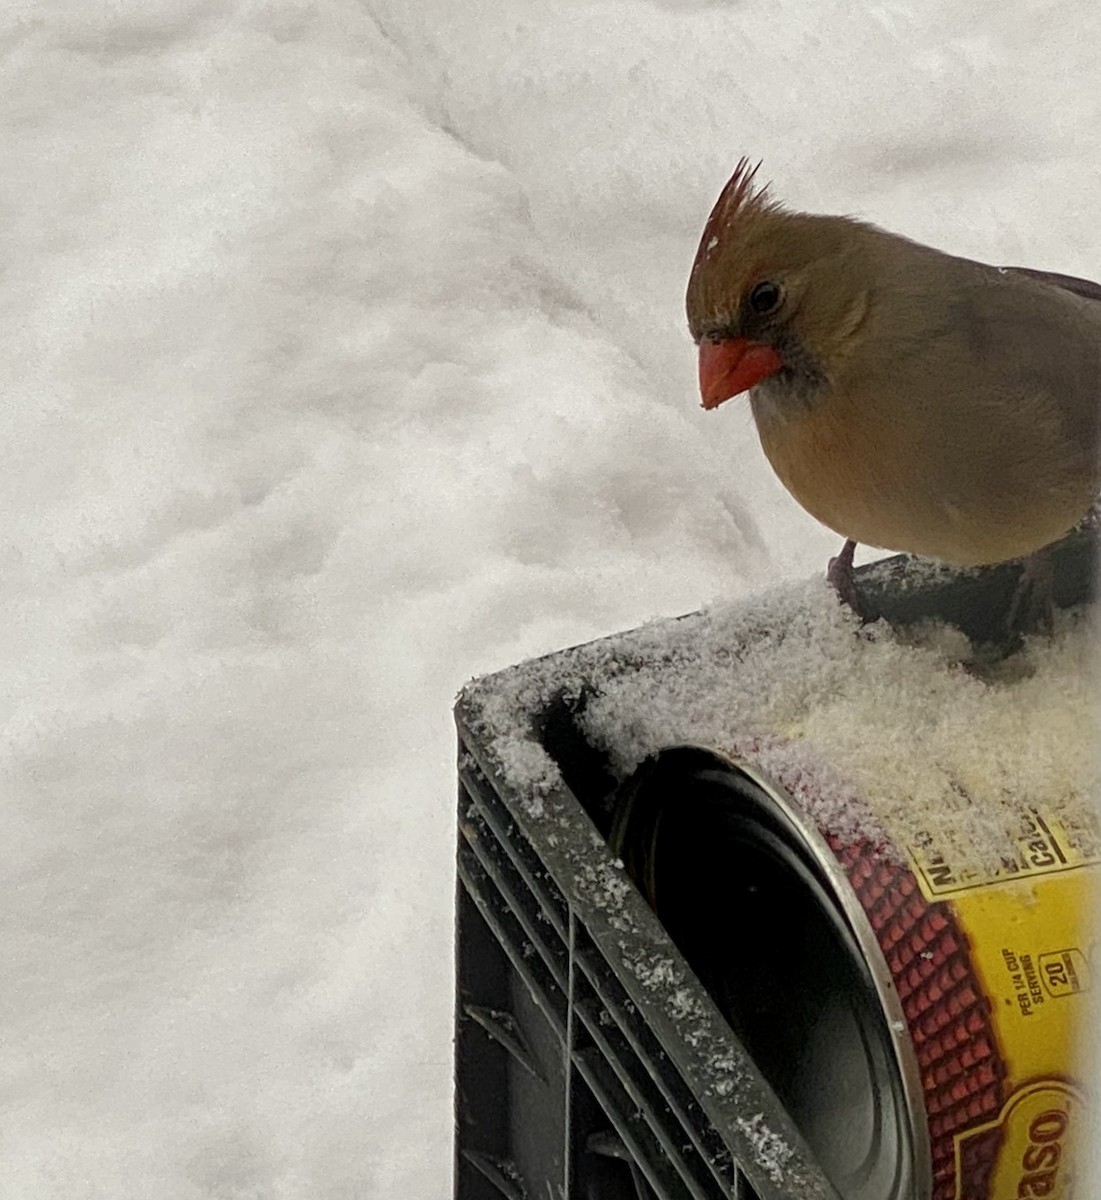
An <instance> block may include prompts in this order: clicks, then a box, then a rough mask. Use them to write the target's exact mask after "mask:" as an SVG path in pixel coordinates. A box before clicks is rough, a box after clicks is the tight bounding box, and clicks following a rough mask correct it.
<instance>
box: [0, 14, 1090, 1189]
mask: <svg viewBox="0 0 1101 1200" xmlns="http://www.w3.org/2000/svg"><path fill="white" fill-rule="evenodd" d="M1099 41H1101V8H1098V6H1096V5H1095V4H1092V3H1087V2H1086V0H1065V2H1058V3H1038V2H1034V3H1029V4H1025V5H1018V6H1015V7H1014V9H1013V10H1012V11H1002V10H1000V9H999V10H997V11H995V10H994V9H993V8H991V7H990V6H989V5H987V4H983V3H979V2H978V0H973V2H972V3H964V4H960V3H959V2H958V0H952V2H951V3H950V2H949V0H925V2H923V3H920V4H919V3H917V2H916V0H914V2H912V3H907V2H903V0H897V2H892V0H887V2H881V3H872V4H861V3H856V2H855V0H846V2H842V0H832V2H831V0H824V2H822V3H819V4H816V5H808V4H806V3H805V2H800V3H797V2H796V0H769V2H768V3H764V0H746V2H744V3H742V4H737V5H735V4H733V3H722V2H719V0H716V2H711V3H709V2H707V0H605V2H603V3H599V2H595V0H565V2H563V3H561V4H558V5H547V4H545V3H542V2H537V0H479V2H478V3H476V4H463V5H459V4H448V3H446V2H445V0H423V2H422V3H420V4H410V3H409V0H360V2H358V3H357V2H355V0H263V2H260V0H233V2H231V0H113V2H112V3H110V4H104V3H96V2H94V0H46V2H45V3H43V2H42V0H8V2H7V3H6V4H5V5H4V6H3V8H2V11H0V53H2V55H3V70H2V71H0V89H2V91H3V103H2V104H0V131H2V132H0V136H2V144H3V150H4V156H3V161H4V171H3V173H2V174H0V214H2V220H0V239H2V244H3V252H2V260H0V261H2V265H3V274H2V276H0V306H2V320H0V331H2V332H0V337H2V339H3V361H4V363H5V372H4V381H5V393H6V394H5V397H4V403H3V405H2V407H0V422H2V437H3V445H4V448H5V456H4V457H5V463H4V470H3V472H2V473H0V491H2V496H3V504H4V509H5V512H6V513H7V521H6V524H5V529H4V534H3V537H2V538H0V564H2V567H3V570H2V572H0V589H2V590H3V610H2V611H3V614H4V617H5V620H6V623H7V630H6V636H5V637H4V639H3V643H2V645H3V650H2V653H3V666H4V673H3V678H4V682H5V687H4V708H5V713H4V718H5V720H4V728H5V738H4V744H3V750H4V780H3V804H2V806H0V813H2V817H0V820H2V829H0V853H2V854H3V856H4V859H3V874H4V879H5V880H6V888H5V897H4V904H3V906H2V908H0V954H2V959H3V962H4V973H3V979H4V985H3V987H2V988H0V1004H2V1020H3V1027H2V1033H0V1072H2V1074H0V1078H2V1079H3V1097H4V1098H3V1106H4V1107H3V1113H2V1119H0V1164H2V1166H0V1182H2V1191H3V1195H4V1196H5V1198H8V1197H11V1198H13V1200H23V1198H33V1200H39V1198H43V1200H53V1198H55V1197H56V1198H58V1200H60V1198H62V1197H64V1198H65V1200H85V1198H88V1200H90V1198H93V1197H95V1198H99V1197H104V1198H109V1200H115V1198H129V1197H135V1198H137V1197H142V1198H144V1197H149V1196H157V1197H164V1198H166V1200H177V1198H178V1200H199V1198H210V1200H266V1198H268V1197H272V1198H278V1200H314V1198H324V1200H330V1198H332V1200H352V1198H356V1200H359V1198H374V1197H379V1198H382V1197H390V1196H401V1197H405V1198H408V1200H436V1198H439V1197H446V1196H448V1195H449V1193H450V1178H451V1167H450V1155H451V1146H450V1124H451V1112H450V1105H451V1098H450V1050H451V1047H450V1010H451V987H452V978H451V969H452V968H451V919H452V913H451V908H452V898H453V896H452V889H453V885H452V866H451V859H452V853H453V832H452V826H453V807H454V780H453V774H454V766H453V734H452V729H451V724H450V706H451V703H452V700H453V697H454V693H455V692H456V690H457V689H458V687H459V686H460V685H461V684H462V683H463V682H464V681H465V680H466V679H467V678H468V677H470V676H471V675H474V674H477V673H481V672H484V671H488V670H492V669H495V668H497V667H500V666H504V665H506V664H508V663H511V662H514V661H516V660H518V659H520V658H523V657H525V656H528V655H532V654H536V653H541V652H545V651H548V650H551V649H555V648H557V647H560V646H563V645H567V644H571V643H575V642H578V641H581V640H583V639H587V638H591V637H596V636H599V635H601V634H605V633H609V632H611V631H614V630H617V629H620V628H624V627H627V626H630V625H634V624H637V623H638V622H640V621H642V620H644V619H646V618H648V617H651V616H656V615H662V614H669V613H674V612H680V611H684V610H687V609H692V608H696V607H698V606H699V605H700V604H702V603H705V602H707V601H709V600H712V599H715V598H719V597H722V598H731V597H735V596H738V595H742V594H746V593H748V592H751V591H755V590H757V589H758V588H760V587H762V586H763V585H765V584H767V583H772V582H775V581H777V580H781V579H785V578H792V577H802V576H806V575H807V574H810V573H815V572H818V571H819V570H821V569H822V567H823V566H824V563H825V559H826V557H828V555H829V554H830V553H832V552H833V551H834V550H835V549H836V543H837V539H835V538H834V537H833V535H832V534H830V533H828V532H827V531H824V530H822V529H820V528H819V527H818V526H816V525H815V524H814V523H813V522H812V521H811V520H810V519H809V518H808V517H806V516H804V515H803V514H802V513H801V512H800V511H799V510H798V509H797V507H796V506H795V504H794V502H793V501H791V500H790V499H789V498H788V497H787V496H786V494H785V493H784V492H783V491H782V489H781V488H780V486H779V484H778V483H776V481H775V480H774V479H773V478H772V476H771V473H770V471H769V469H768V467H767V464H765V463H764V461H763V458H762V456H761V454H760V451H759V449H758V447H757V445H756V439H755V436H754V434H753V431H752V428H751V424H750V421H749V417H748V412H747V410H746V409H745V408H744V407H743V408H741V409H740V410H739V409H737V408H735V407H731V408H729V409H727V408H725V407H724V408H723V409H722V410H721V412H720V413H719V414H707V415H705V414H703V413H702V412H701V411H700V410H699V408H698V403H697V398H696V394H695V380H694V373H695V366H694V354H693V351H692V347H691V344H690V342H689V340H688V337H687V333H686V332H685V328H684V318H683V313H682V297H683V290H684V284H685V281H686V278H687V271H688V267H689V265H690V262H691V259H692V255H693V253H694V251H695V246H696V242H697V239H698V236H699V231H700V229H701V227H702V223H703V220H704V218H705V216H706V214H707V211H708V209H709V208H710V205H711V203H712V202H713V200H714V197H715V195H716V194H717V192H718V190H719V188H720V187H721V185H722V183H723V182H724V181H725V179H726V177H727V176H728V174H729V172H730V170H731V169H732V167H733V164H734V162H735V161H736V160H737V158H738V157H739V156H740V155H742V154H749V155H751V156H760V157H763V158H764V159H765V166H764V168H763V169H762V175H763V176H764V177H766V178H772V179H773V180H774V186H775V190H776V194H777V195H778V196H779V197H781V198H783V199H784V200H786V201H787V202H789V203H790V204H791V205H793V206H795V207H802V208H807V209H819V210H823V211H842V212H851V213H854V214H859V215H862V216H865V217H867V218H869V219H872V220H875V221H877V222H879V223H881V224H884V225H886V226H887V227H890V228H895V229H897V230H899V231H901V232H905V233H907V234H909V235H910V236H913V237H915V238H917V239H919V240H928V241H932V242H935V243H936V244H938V245H941V246H942V247H944V248H945V249H949V250H952V251H957V252H960V253H965V254H969V255H973V256H975V257H979V258H986V259H989V260H991V261H996V262H1000V263H1020V264H1027V265H1033V266H1040V267H1047V268H1050V269H1053V270H1063V271H1068V272H1070V273H1073V274H1083V275H1092V276H1094V277H1097V276H1098V275H1099V274H1101V232H1099V231H1098V227H1097V224H1096V221H1095V220H1094V217H1095V214H1096V203H1097V195H1098V188H1099V168H1101V145H1099V143H1098V140H1097V136H1096V131H1097V129H1098V128H1099V127H1101V90H1099V89H1098V87H1097V84H1096V47H1097V45H1098V44H1099Z"/></svg>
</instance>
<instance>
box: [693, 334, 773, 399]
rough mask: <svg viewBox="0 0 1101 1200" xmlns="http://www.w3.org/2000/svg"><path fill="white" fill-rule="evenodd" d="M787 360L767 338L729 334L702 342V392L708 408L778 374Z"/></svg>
mask: <svg viewBox="0 0 1101 1200" xmlns="http://www.w3.org/2000/svg"><path fill="white" fill-rule="evenodd" d="M783 365H784V360H783V359H782V358H781V357H780V356H779V354H777V353H776V351H775V350H773V348H772V347H771V346H766V345H765V344H764V342H751V341H750V340H749V338H726V339H725V340H724V341H721V342H707V341H704V342H700V395H701V396H702V397H703V406H704V408H718V407H719V405H720V404H722V402H723V401H724V400H729V399H730V398H731V397H732V396H737V395H740V394H741V393H742V392H747V391H749V389H750V388H751V387H753V385H754V384H757V383H760V382H761V380H762V379H767V378H768V377H769V376H770V375H775V374H776V372H777V371H779V369H780V368H781V367H782V366H783Z"/></svg>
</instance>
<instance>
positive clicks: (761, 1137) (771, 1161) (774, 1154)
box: [734, 1113, 792, 1186]
mask: <svg viewBox="0 0 1101 1200" xmlns="http://www.w3.org/2000/svg"><path fill="white" fill-rule="evenodd" d="M734 1124H735V1125H737V1127H738V1129H739V1130H741V1132H742V1133H743V1134H744V1135H745V1137H746V1138H747V1139H748V1140H749V1143H750V1145H751V1146H752V1147H753V1152H754V1157H755V1158H756V1160H757V1162H758V1163H759V1164H760V1165H761V1166H762V1167H764V1169H765V1171H766V1172H767V1173H768V1177H769V1178H770V1179H771V1180H772V1182H773V1183H775V1184H776V1185H777V1186H779V1185H780V1184H782V1183H783V1182H784V1168H785V1167H786V1166H787V1164H788V1163H789V1162H790V1161H791V1157H792V1150H791V1147H790V1146H789V1145H788V1144H787V1142H785V1141H784V1139H783V1138H782V1137H781V1136H780V1135H779V1134H778V1133H776V1132H774V1131H773V1130H772V1129H770V1128H769V1127H768V1125H767V1124H766V1123H765V1115H764V1113H754V1114H753V1116H751V1117H749V1118H745V1117H736V1118H735V1120H734Z"/></svg>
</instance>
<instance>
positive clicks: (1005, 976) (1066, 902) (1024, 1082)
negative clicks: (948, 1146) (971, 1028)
mask: <svg viewBox="0 0 1101 1200" xmlns="http://www.w3.org/2000/svg"><path fill="white" fill-rule="evenodd" d="M1010 841H1011V843H1012V846H1013V852H1012V853H1010V854H1007V855H1006V856H1005V857H1004V858H1003V859H1002V861H1001V863H1000V865H997V866H995V867H994V868H993V869H987V870H986V871H982V872H980V871H975V870H971V871H968V870H964V869H960V868H959V867H958V866H957V864H954V863H952V862H951V861H950V860H949V856H948V855H947V854H945V853H942V852H941V851H940V849H939V848H938V845H937V843H936V840H935V839H934V837H933V836H926V837H924V838H922V839H920V840H919V842H918V844H917V845H913V846H911V847H910V857H911V859H912V861H913V863H914V866H915V873H916V875H917V879H918V886H919V887H920V889H921V891H922V893H923V894H924V896H925V898H926V900H928V901H929V902H930V903H932V904H937V903H948V904H949V905H950V907H951V908H952V910H954V912H955V917H956V923H957V925H958V927H959V929H960V930H961V931H962V932H963V933H964V934H965V935H966V938H967V943H968V947H967V948H968V954H969V957H970V961H971V967H972V970H973V971H974V974H975V977H976V979H977V982H978V984H979V987H980V989H981V992H982V994H983V996H985V997H986V1000H987V1001H988V1003H989V1006H990V1007H989V1021H990V1026H991V1029H992V1032H993V1034H994V1039H995V1042H996V1057H997V1059H998V1060H1000V1063H1001V1066H1002V1068H1003V1070H1004V1074H1003V1076H1002V1078H1003V1081H1004V1082H1003V1084H1002V1087H1003V1090H1002V1092H1001V1096H1002V1107H1001V1111H1000V1112H999V1114H998V1116H997V1117H996V1118H995V1119H993V1120H988V1121H986V1122H985V1123H984V1124H980V1125H975V1126H972V1127H970V1128H968V1129H966V1130H963V1131H961V1132H960V1133H958V1134H957V1135H956V1137H955V1157H956V1200H1032V1198H1039V1197H1042V1198H1043V1200H1063V1198H1065V1200H1085V1197H1084V1195H1083V1194H1082V1193H1080V1192H1075V1191H1074V1186H1073V1185H1074V1175H1075V1171H1074V1158H1075V1155H1074V1145H1075V1142H1076V1140H1077V1139H1078V1138H1079V1137H1080V1136H1082V1135H1081V1134H1080V1132H1079V1131H1080V1130H1082V1129H1083V1128H1086V1127H1087V1126H1088V1121H1087V1120H1086V1116H1087V1113H1086V1109H1085V1104H1086V1101H1085V1098H1084V1096H1083V1094H1082V1092H1081V1091H1080V1090H1079V1089H1078V1088H1077V1087H1076V1085H1075V1084H1074V1082H1073V1080H1074V1079H1075V1078H1076V1077H1080V1076H1081V1075H1082V1074H1083V1072H1084V1070H1085V1069H1086V1067H1087V1064H1086V1063H1083V1062H1080V1061H1079V1056H1080V1055H1081V1054H1082V1053H1083V1052H1084V1047H1083V1039H1082V1030H1083V1028H1084V1024H1085V1022H1086V1021H1087V1020H1088V1019H1089V1015H1090V1014H1089V1012H1088V1009H1087V1005H1086V1001H1085V996H1086V993H1088V992H1089V990H1090V987H1091V983H1092V970H1091V962H1090V957H1091V954H1092V952H1093V946H1092V929H1093V914H1094V912H1095V911H1096V910H1097V905H1098V892H1097V889H1098V886H1099V883H1101V874H1099V872H1098V869H1097V864H1098V862H1099V860H1101V855H1099V853H1098V843H1097V840H1096V836H1095V834H1094V833H1093V831H1090V830H1083V829H1080V828H1073V829H1070V828H1067V827H1066V826H1065V825H1064V824H1063V823H1062V822H1060V821H1059V820H1057V819H1056V818H1055V817H1054V816H1052V815H1051V814H1049V813H1044V812H1042V811H1040V810H1038V809H1036V808H1028V809H1026V810H1023V811H1022V812H1021V813H1020V814H1019V817H1018V818H1017V823H1016V825H1015V827H1014V828H1013V829H1012V831H1011V839H1010ZM1084 1144H1085V1143H1084V1142H1083V1143H1082V1145H1084ZM969 1172H970V1175H969V1174H968V1173H969Z"/></svg>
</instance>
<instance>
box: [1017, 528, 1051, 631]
mask: <svg viewBox="0 0 1101 1200" xmlns="http://www.w3.org/2000/svg"><path fill="white" fill-rule="evenodd" d="M1005 624H1006V633H1007V634H1009V635H1011V636H1013V635H1024V634H1028V633H1048V634H1050V633H1051V631H1052V630H1053V629H1054V627H1055V563H1054V562H1053V560H1052V557H1051V548H1050V547H1049V546H1045V547H1043V549H1041V550H1037V551H1035V552H1034V553H1032V554H1029V555H1028V556H1027V557H1026V558H1023V559H1022V560H1021V574H1020V576H1019V577H1018V579H1017V587H1016V589H1015V590H1014V592H1013V599H1012V600H1011V601H1010V604H1009V610H1008V612H1007V613H1006V618H1005Z"/></svg>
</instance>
